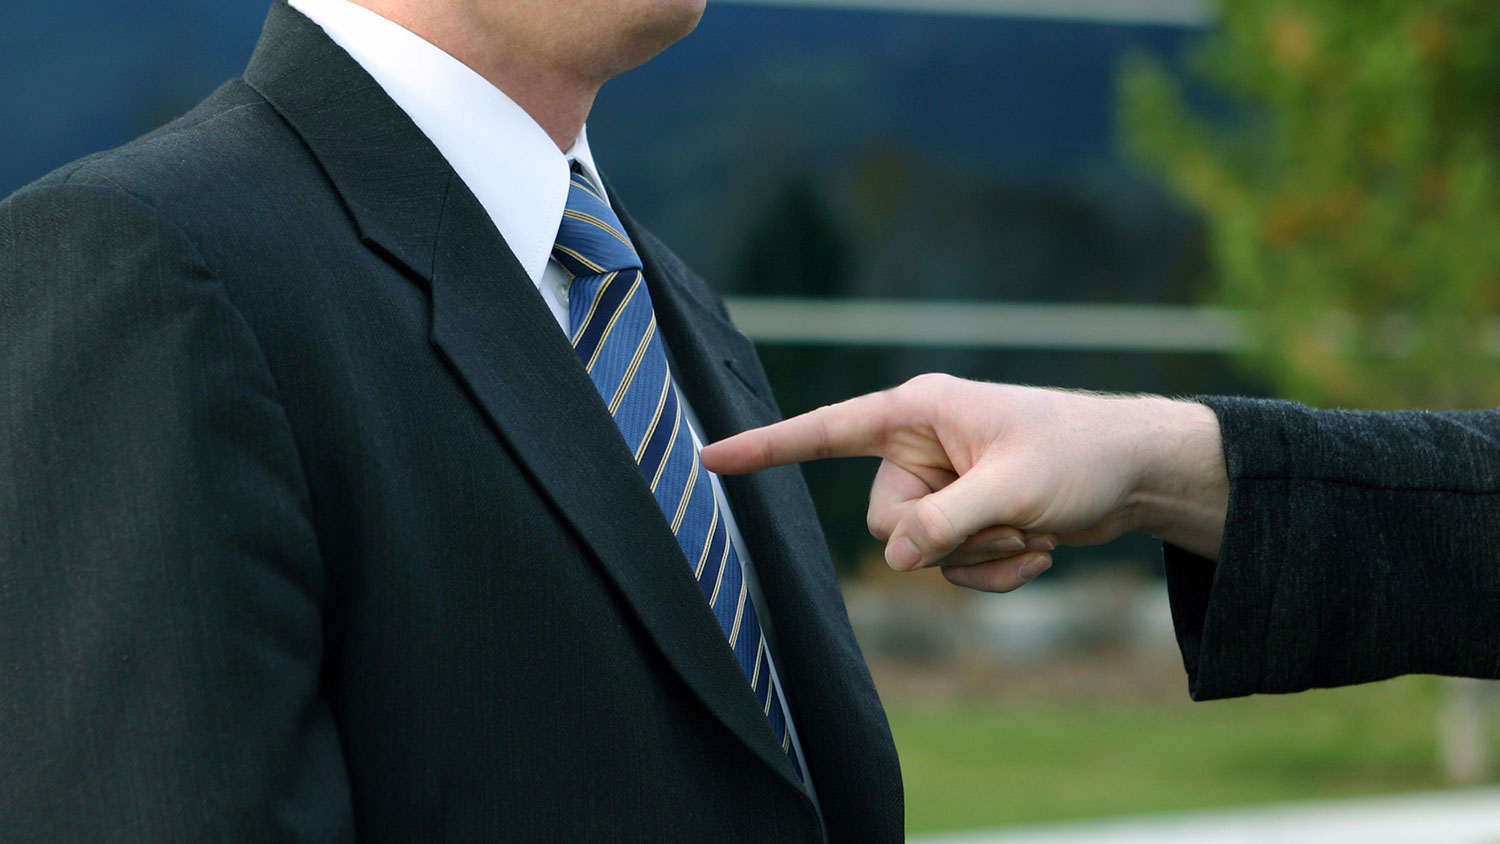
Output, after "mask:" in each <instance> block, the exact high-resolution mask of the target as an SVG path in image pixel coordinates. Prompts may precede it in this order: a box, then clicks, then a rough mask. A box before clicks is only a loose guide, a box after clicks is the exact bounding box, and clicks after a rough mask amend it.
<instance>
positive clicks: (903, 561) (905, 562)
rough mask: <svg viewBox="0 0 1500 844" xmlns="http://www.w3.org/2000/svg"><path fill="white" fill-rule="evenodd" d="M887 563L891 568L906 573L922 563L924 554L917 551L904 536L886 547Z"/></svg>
mask: <svg viewBox="0 0 1500 844" xmlns="http://www.w3.org/2000/svg"><path fill="white" fill-rule="evenodd" d="M885 561H886V562H887V563H889V564H890V566H891V568H893V569H898V570H900V571H905V570H907V569H909V568H912V567H913V566H915V565H916V564H917V563H920V562H922V552H921V551H918V550H917V546H915V545H913V544H912V541H911V540H910V539H907V538H906V537H904V536H903V537H901V538H900V539H897V540H894V541H893V542H891V544H890V545H887V546H886V548H885Z"/></svg>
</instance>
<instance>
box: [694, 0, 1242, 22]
mask: <svg viewBox="0 0 1500 844" xmlns="http://www.w3.org/2000/svg"><path fill="white" fill-rule="evenodd" d="M714 2H715V3H716V4H729V5H742V6H808V7H822V8H833V9H869V10H875V11H883V12H922V13H926V14H958V15H983V16H987V17H1013V18H1035V19H1042V20H1065V21H1081V22H1087V23H1105V24H1145V25H1148V26H1174V27H1189V28H1200V27H1206V26H1208V25H1209V24H1211V23H1213V21H1214V16H1213V14H1212V12H1211V11H1210V5H1209V4H1207V3H1205V2H1203V0H926V2H912V0H714Z"/></svg>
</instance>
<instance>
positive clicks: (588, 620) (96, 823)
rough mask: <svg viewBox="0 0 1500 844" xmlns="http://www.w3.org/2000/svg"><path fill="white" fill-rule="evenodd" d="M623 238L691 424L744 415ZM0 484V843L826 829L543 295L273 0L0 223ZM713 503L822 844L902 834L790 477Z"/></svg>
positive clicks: (9, 204)
mask: <svg viewBox="0 0 1500 844" xmlns="http://www.w3.org/2000/svg"><path fill="white" fill-rule="evenodd" d="M503 154H504V150H496V155H503ZM626 225H627V227H628V228H629V229H630V235H631V236H632V237H633V238H634V240H635V242H636V244H637V245H638V246H639V248H640V250H641V252H642V254H643V256H644V259H645V264H646V275H647V278H648V279H649V283H650V285H651V294H652V298H653V300H654V302H655V304H656V308H657V312H658V319H659V322H660V326H661V332H662V335H663V336H664V338H665V340H666V343H667V345H668V347H669V349H670V352H671V354H672V361H673V364H674V366H675V373H676V375H677V378H678V380H679V383H680V384H681V386H682V388H683V390H684V392H685V393H686V394H687V396H688V399H689V401H690V402H691V403H692V404H693V406H694V408H695V409H696V410H697V412H698V414H699V416H700V417H701V421H702V424H703V426H704V428H705V429H706V430H705V433H706V434H707V436H709V437H710V438H719V437H723V436H726V435H728V434H731V433H734V432H736V431H739V430H741V429H744V428H746V427H750V426H755V425H761V424H764V423H767V422H770V421H772V420H774V419H776V418H777V412H776V409H775V405H774V403H773V399H772V397H771V393H770V388H769V386H768V385H767V383H766V379H765V376H764V374H763V372H762V371H761V369H760V366H759V364H758V362H757V360H756V355H755V352H754V350H753V349H752V347H751V345H750V344H749V342H747V341H746V339H745V338H744V337H743V336H742V335H740V334H739V333H738V332H737V331H736V330H735V329H734V327H733V326H732V325H731V324H730V323H729V321H728V320H727V318H726V316H725V313H724V310H723V307H722V304H721V303H720V301H719V300H718V298H717V297H716V296H715V294H714V293H713V292H712V291H711V290H710V289H709V288H708V287H707V286H706V285H705V284H704V283H703V282H702V281H700V280H699V279H697V278H696V277H694V276H693V275H692V273H690V272H689V271H688V270H687V269H686V268H684V267H683V265H682V264H681V263H679V262H678V261H677V259H676V258H674V257H673V256H672V254H671V253H670V252H668V251H667V250H666V249H665V248H664V247H663V246H662V245H661V244H660V243H659V242H658V241H656V240H655V239H654V238H652V236H651V235H650V234H648V233H646V232H644V231H642V230H641V229H640V228H639V227H637V226H635V225H634V224H633V223H631V222H630V221H629V220H628V217H627V218H626ZM0 479H3V481H0V838H3V839H4V840H7V841H11V840H14V841H49V842H72V841H106V840H107V841H132V842H135V841H139V842H151V844H161V842H178V841H180V842H194V844H197V843H198V842H210V841H214V842H259V841H307V842H336V841H349V840H353V839H355V838H356V837H358V838H359V839H361V840H364V841H395V842H403V843H404V844H405V843H406V842H426V841H454V842H469V841H473V842H495V841H549V842H550V841H622V842H623V841H702V842H706V841H714V842H727V841H746V842H752V841H753V842H757V844H765V843H766V842H792V841H807V842H815V841H819V840H820V839H822V838H823V831H822V826H821V825H820V822H819V818H818V816H817V814H816V812H815V810H814V805H813V803H812V802H811V801H810V800H809V799H808V797H807V795H806V793H805V791H804V789H803V788H802V786H801V785H800V784H799V783H798V780H797V779H796V777H795V775H794V774H793V772H792V769H791V767H790V764H789V763H788V761H787V759H786V758H785V756H784V755H783V754H782V753H781V751H780V748H779V745H778V743H777V742H776V741H775V739H774V738H773V736H772V733H771V730H770V728H769V726H768V725H767V722H766V719H765V717H764V716H763V715H762V713H761V712H760V709H759V707H758V706H757V705H756V703H755V701H754V698H753V696H752V695H751V693H750V691H749V689H748V685H747V683H746V682H745V677H744V676H743V675H742V674H741V673H740V671H739V669H738V667H737V666H736V664H735V662H734V660H733V658H732V657H731V655H730V652H729V649H728V648H727V647H726V645H725V642H724V637H723V634H722V632H721V631H720V630H719V628H718V625H717V623H716V622H715V621H714V619H713V617H712V615H711V614H710V612H709V610H708V608H707V607H706V605H705V602H704V601H703V598H702V596H701V594H700V593H699V591H698V589H697V587H696V585H695V584H694V582H693V581H692V578H691V576H690V574H689V572H688V568H687V564H686V561H685V560H684V559H683V557H682V554H681V552H680V551H679V549H678V547H677V544H676V542H675V540H674V538H673V536H672V534H671V532H670V530H669V528H668V527H667V525H666V524H665V521H664V520H663V518H662V516H661V513H660V511H659V510H658V509H657V506H656V504H655V502H654V500H653V498H652V497H651V495H650V493H649V490H648V489H647V487H646V484H645V482H644V481H643V480H642V478H641V476H640V473H639V471H638V470H637V468H636V466H635V465H634V461H633V459H632V456H631V455H630V454H629V453H628V452H627V450H626V449H625V447H624V445H623V443H622V441H621V438H620V436H619V434H618V432H617V430H616V428H615V426H614V424H613V422H612V421H611V419H610V418H609V416H608V414H607V412H606V410H605V409H604V407H603V404H602V402H601V401H600V400H599V397H598V394H597V393H596V391H595V390H594V388H593V387H592V385H591V384H590V382H589V381H588V378H587V376H586V375H585V374H584V372H583V369H582V367H581V366H580V365H579V364H578V362H577V360H576V358H575V357H574V355H573V354H572V351H571V349H570V348H569V346H568V345H567V343H566V341H565V340H564V338H563V336H562V333H561V332H560V331H558V328H557V324H556V322H555V321H554V320H553V318H552V316H551V315H550V313H549V312H548V311H547V310H546V308H545V306H544V305H543V303H542V300H541V298H540V297H539V296H538V294H537V292H536V290H535V288H534V286H533V285H532V284H531V282H530V281H529V280H528V278H527V277H526V275H525V274H524V273H523V272H522V270H521V268H520V267H519V265H518V264H517V263H516V261H515V259H514V257H513V256H512V255H511V253H510V252H509V251H508V249H507V248H506V245H505V244H504V242H502V240H501V238H500V237H499V235H498V234H497V232H496V230H495V229H494V227H493V226H492V224H491V223H490V221H489V219H488V218H487V216H486V215H485V213H484V211H483V210H482V208H481V207H480V205H479V204H478V202H477V201H476V200H475V199H474V197H473V196H472V194H471V193H470V192H469V191H468V190H467V189H466V188H465V186H464V185H463V184H462V183H461V182H460V181H459V179H458V178H457V177H456V176H455V175H454V173H453V171H452V170H451V169H450V168H449V166H448V165H447V164H446V163H445V162H444V160H443V159H442V157H441V156H440V155H439V154H438V152H437V150H436V149H435V148H434V147H433V146H431V144H430V143H429V142H428V141H427V140H426V139H425V137H423V136H422V135H421V134H420V132H419V131H418V130H417V129H416V127H415V126H413V125H412V124H411V123H410V122H409V121H408V120H407V118H406V117H405V115H404V114H403V113H402V112H401V111H400V110H399V109H398V108H397V107H396V106H395V104H394V103H392V102H391V100H390V99H388V98H387V97H386V95H385V94H384V93H383V92H382V91H381V89H380V88H379V87H378V86H377V85H376V84H375V83H374V82H373V81H372V80H371V79H370V78H369V77H368V76H367V75H366V74H365V73H364V72H363V71H362V70H361V69H360V68H359V67H358V66H357V65H356V64H355V63H354V62H353V61H352V60H351V59H349V57H348V56H347V55H346V54H345V53H344V52H343V51H342V50H340V49H339V48H338V47H336V46H335V45H334V44H333V43H332V42H331V41H329V40H328V39H327V38H326V36H324V34H323V33H322V31H321V30H320V29H319V28H318V27H317V26H315V25H313V24H311V23H310V22H309V21H307V20H306V19H305V18H303V17H302V16H301V15H299V14H297V13H296V12H294V11H292V10H290V9H289V8H288V7H286V6H285V5H284V4H280V3H278V4H277V5H276V6H275V7H274V8H273V9H272V11H271V14H270V18H269V20H268V22H267V26H266V31H265V33H264V35H263V37H262V40H261V42H260V44H259V46H258V47H257V50H256V53H255V56H254V58H253V59H252V61H251V63H250V66H249V68H248V70H247V72H246V74H245V76H244V78H243V79H240V80H235V81H232V82H230V83H228V84H226V85H225V86H224V87H222V88H221V89H220V90H219V91H217V92H216V93H215V94H214V95H213V96H211V97H210V98H209V99H208V100H207V101H206V102H204V103H203V104H202V105H200V106H199V107H198V108H196V109H195V110H193V111H192V112H191V113H189V114H188V115H186V116H184V117H182V118H181V119H179V120H177V121H175V122H174V123H172V124H170V125H169V126H166V127H164V128H163V129H160V130H158V131H156V132H155V133H153V134H151V135H149V136H147V137H145V138H142V139H139V140H137V141H136V142H133V143H131V144H129V145H127V146H125V147H123V148H121V149H117V150H113V151H110V152H106V153H102V154H100V155H96V156H94V157H91V158H88V159H85V160H83V161H80V162H76V163H74V164H73V165H70V166H68V167H66V168H64V169H62V170H60V171H58V172H56V173H54V174H52V175H50V176H48V177H47V178H45V179H43V180H41V181H40V182H37V183H35V184H33V185H31V186H29V187H27V188H25V189H23V190H21V191H20V192H18V193H17V194H15V195H14V196H12V197H10V198H9V199H8V200H7V201H6V202H5V203H4V204H3V205H0ZM725 485H726V490H727V493H728V495H729V497H730V499H731V502H732V504H733V506H734V511H735V515H736V517H737V518H738V519H739V522H740V524H741V527H742V531H743V533H744V535H745V537H746V541H747V543H748V544H749V545H750V551H751V553H752V555H753V557H754V559H755V562H756V565H757V570H758V573H759V576H760V579H761V583H762V585H763V588H764V591H765V593H766V596H767V603H768V606H766V607H764V608H763V609H762V613H763V614H765V615H768V616H769V617H770V618H771V620H772V622H773V625H774V629H775V631H776V632H777V633H778V634H779V640H778V641H776V642H774V643H773V646H774V647H775V648H776V650H775V653H776V656H777V659H778V666H779V668H780V672H781V675H782V677H783V679H784V684H785V686H786V688H787V691H788V694H789V698H790V700H791V702H792V706H793V715H794V717H795V719H796V722H797V724H798V726H799V728H800V730H801V735H802V741H803V747H804V750H805V754H806V760H807V765H808V768H809V769H810V771H811V773H812V777H813V780H814V782H815V784H816V787H817V789H818V793H819V796H820V798H821V805H822V810H823V813H824V815H825V818H826V830H827V838H828V839H830V840H832V841H841V842H860V844H866V842H878V841H893V840H899V838H900V837H901V834H902V795H901V785H900V777H899V772H898V769H897V762H896V754H895V751H894V748H893V746H892V743H891V738H890V734H889V732H888V729H887V726H886V722H885V717H884V714H883V712H882V710H881V707H880V704H879V701H878V700H877V698H876V695H875V690H874V688H873V687H872V685H871V682H870V678H869V675H868V673H867V671H866V669H865V666H864V663H863V661H862V658H861V656H860V653H859V650H858V648H857V646H856V644H855V641H854V638H853V635H852V634H851V632H850V628H849V624H848V620H847V618H846V617H845V614H844V609H843V605H842V602H841V598H840V595H839V592H838V586H837V583H836V582H835V579H834V575H833V570H832V567H831V565H830V563H829V560H828V558H827V555H826V551H825V550H824V547H825V546H824V542H823V538H822V536H821V533H820V531H819V528H818V525H817V522H816V518H815V514H814V512H813V508H812V505H811V503H810V501H809V498H808V495H807V492H806V490H805V488H804V486H803V484H802V482H801V479H800V476H799V474H798V473H797V472H796V471H795V470H780V471H776V472H768V473H764V474H762V475H757V476H755V477H750V478H730V479H726V482H725Z"/></svg>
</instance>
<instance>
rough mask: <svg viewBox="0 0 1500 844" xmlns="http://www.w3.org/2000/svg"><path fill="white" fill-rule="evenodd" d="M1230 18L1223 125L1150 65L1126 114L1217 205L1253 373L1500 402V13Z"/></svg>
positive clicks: (1223, 290)
mask: <svg viewBox="0 0 1500 844" xmlns="http://www.w3.org/2000/svg"><path fill="white" fill-rule="evenodd" d="M1219 11H1220V19H1219V24H1218V26H1217V27H1216V28H1215V30H1214V31H1213V32H1212V33H1210V34H1209V35H1207V36H1206V37H1205V42H1204V43H1203V45H1202V46H1201V49H1200V50H1199V51H1198V53H1197V55H1196V56H1195V57H1194V64H1193V68H1194V69H1195V70H1196V71H1197V72H1198V75H1199V78H1200V79H1201V80H1202V81H1204V82H1207V83H1208V88H1207V90H1209V91H1212V92H1214V93H1213V94H1211V95H1210V96H1208V97H1206V98H1204V99H1205V100H1207V101H1210V102H1213V103H1214V107H1213V109H1212V111H1213V112H1215V113H1216V114H1214V115H1211V116H1205V115H1204V111H1205V109H1203V108H1196V109H1195V108H1194V107H1193V105H1192V103H1191V102H1190V101H1189V96H1188V95H1187V94H1186V93H1185V91H1184V85H1183V84H1182V83H1181V82H1179V81H1178V78H1177V77H1175V76H1174V75H1173V74H1172V73H1170V72H1169V71H1168V70H1167V69H1166V68H1164V67H1162V66H1161V65H1160V64H1159V63H1156V62H1153V61H1150V60H1145V59H1137V60H1135V61H1133V62H1132V63H1131V65H1130V66H1129V67H1128V68H1127V69H1126V73H1125V74H1124V76H1123V90H1122V94H1123V97H1122V100H1123V109H1122V115H1123V118H1124V124H1125V129H1126V137H1127V138H1128V140H1129V143H1130V146H1131V148H1132V150H1133V151H1134V152H1135V153H1136V154H1138V155H1139V156H1140V157H1141V158H1142V160H1144V161H1145V162H1147V163H1148V164H1149V165H1150V166H1152V167H1154V168H1155V169H1157V170H1158V171H1159V172H1160V173H1161V174H1162V175H1163V176H1164V177H1165V179H1166V181H1167V183H1168V184H1169V185H1170V187H1171V188H1172V189H1173V190H1174V191H1175V192H1176V193H1177V194H1178V195H1180V196H1181V197H1182V198H1183V199H1184V200H1186V201H1187V202H1188V203H1189V204H1190V205H1191V206H1193V207H1195V208H1196V209H1198V210H1199V211H1200V212H1201V214H1202V216H1203V219H1204V221H1205V225H1206V230H1207V236H1208V238H1209V250H1210V254H1211V264H1212V276H1213V278H1212V280H1211V281H1212V283H1211V285H1210V287H1211V289H1212V291H1213V293H1212V298H1213V299H1214V300H1215V301H1216V302H1218V303H1220V304H1223V305H1226V306H1229V307H1233V308H1237V309H1242V310H1244V311H1245V312H1246V313H1247V314H1249V315H1250V317H1249V324H1248V326H1247V328H1248V329H1249V332H1250V336H1251V339H1252V341H1253V349H1252V350H1251V351H1250V352H1249V353H1248V354H1247V355H1246V356H1245V360H1246V362H1247V363H1248V364H1249V365H1250V367H1251V368H1252V369H1254V370H1256V371H1257V372H1258V373H1259V374H1260V375H1262V376H1263V377H1265V378H1267V379H1268V380H1269V381H1270V383H1271V384H1272V385H1273V386H1274V387H1275V388H1276V389H1277V390H1278V391H1280V392H1281V393H1282V394H1283V395H1286V396H1288V397H1291V398H1296V399H1300V400H1303V401H1306V402H1309V403H1313V404H1323V405H1330V404H1331V405H1341V406H1362V407H1386V408H1388V407H1397V406H1413V407H1428V408H1454V407H1476V406H1492V405H1496V404H1500V367H1497V365H1496V364H1497V359H1496V351H1497V348H1500V336H1496V332H1495V330H1494V328H1493V326H1494V325H1495V324H1496V323H1495V316H1496V314H1497V311H1500V2H1497V0H1422V2H1412V0H1222V2H1220V4H1219ZM1226 103H1227V105H1226Z"/></svg>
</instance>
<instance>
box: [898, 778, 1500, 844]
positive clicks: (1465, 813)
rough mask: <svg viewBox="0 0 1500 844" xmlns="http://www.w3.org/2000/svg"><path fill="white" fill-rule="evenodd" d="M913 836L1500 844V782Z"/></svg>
mask: <svg viewBox="0 0 1500 844" xmlns="http://www.w3.org/2000/svg"><path fill="white" fill-rule="evenodd" d="M910 844H1500V788H1475V789H1456V790H1451V791H1437V792H1426V793H1417V794H1401V795H1393V796H1385V797H1361V798H1356V799H1349V800H1333V801H1319V802H1315V803H1314V802H1309V803H1282V804H1273V805H1268V806H1259V807H1254V808H1239V809H1227V810H1219V811H1201V812H1183V813H1178V814H1171V815H1143V816H1136V817H1130V818H1116V819H1107V820H1093V821H1084V822H1074V823H1064V824H1044V825H1036V826H1025V827H1019V826H1018V827H1006V828H1004V829H995V830H972V831H968V832H959V833H942V834H939V835H926V836H921V837H918V838H912V839H911V841H910Z"/></svg>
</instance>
